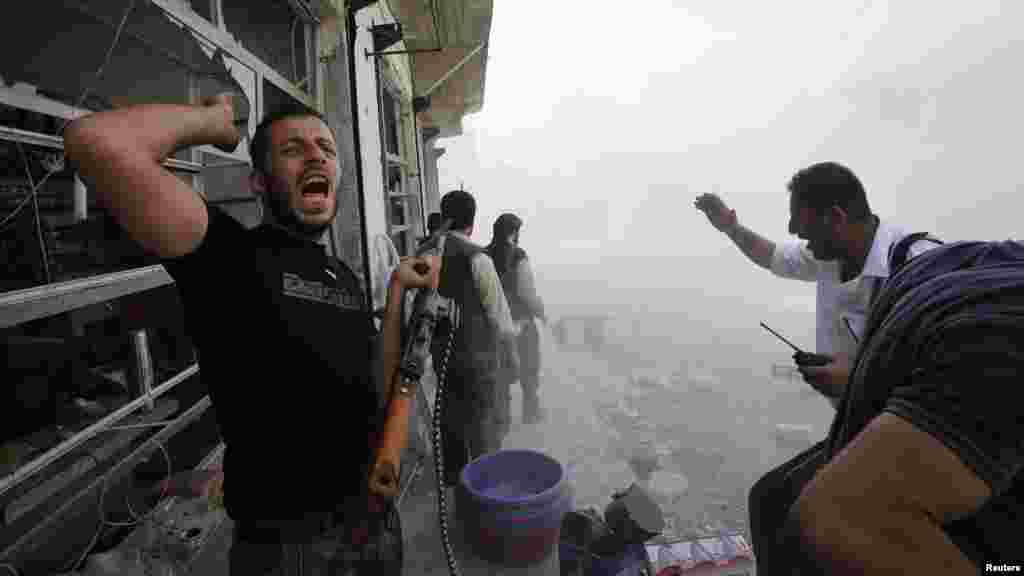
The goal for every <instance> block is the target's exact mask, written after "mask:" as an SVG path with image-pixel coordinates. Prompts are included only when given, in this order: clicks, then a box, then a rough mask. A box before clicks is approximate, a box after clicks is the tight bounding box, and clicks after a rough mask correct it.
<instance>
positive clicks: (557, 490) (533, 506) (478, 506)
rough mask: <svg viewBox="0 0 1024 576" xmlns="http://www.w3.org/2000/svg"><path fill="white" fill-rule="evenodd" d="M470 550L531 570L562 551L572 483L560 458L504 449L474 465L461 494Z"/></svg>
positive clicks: (459, 510) (464, 476) (467, 469)
mask: <svg viewBox="0 0 1024 576" xmlns="http://www.w3.org/2000/svg"><path fill="white" fill-rule="evenodd" d="M455 497H456V513H457V515H458V522H459V524H460V526H461V527H462V529H463V530H464V535H465V539H466V542H467V543H468V544H469V546H470V549H471V550H472V551H473V552H474V553H475V554H476V555H477V556H479V557H480V558H483V559H485V560H487V561H489V562H492V563H495V564H498V565H503V566H529V565H532V564H536V563H539V562H541V561H543V560H545V559H547V558H548V556H550V555H551V553H552V552H554V551H555V550H556V549H557V546H558V540H559V533H560V531H561V527H562V516H564V515H565V514H566V513H567V512H569V511H570V510H572V507H573V493H572V485H571V484H570V483H569V481H568V479H567V478H566V474H565V470H564V469H563V468H562V465H561V464H559V463H558V461H557V460H555V459H553V458H551V457H550V456H547V455H545V454H542V453H540V452H535V451H533V450H499V451H498V452H494V453H492V454H488V455H486V456H481V457H480V458H478V459H476V460H474V461H473V462H470V463H469V464H468V465H467V466H466V467H465V468H464V469H463V470H462V477H461V478H460V482H459V486H458V490H457V491H456V496H455Z"/></svg>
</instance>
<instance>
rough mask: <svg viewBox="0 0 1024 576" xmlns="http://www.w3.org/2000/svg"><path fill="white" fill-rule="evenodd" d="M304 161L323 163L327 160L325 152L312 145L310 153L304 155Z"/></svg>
mask: <svg viewBox="0 0 1024 576" xmlns="http://www.w3.org/2000/svg"><path fill="white" fill-rule="evenodd" d="M306 162H309V163H313V164H325V163H326V162H327V153H326V152H324V151H323V150H321V149H320V147H319V146H313V147H311V151H310V153H309V154H307V155H306Z"/></svg>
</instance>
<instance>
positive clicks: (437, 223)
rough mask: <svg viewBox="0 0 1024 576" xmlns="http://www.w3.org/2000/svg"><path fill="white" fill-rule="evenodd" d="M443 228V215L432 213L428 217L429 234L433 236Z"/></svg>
mask: <svg viewBox="0 0 1024 576" xmlns="http://www.w3.org/2000/svg"><path fill="white" fill-rule="evenodd" d="M440 227H441V213H440V212H431V213H430V216H427V234H433V233H434V232H435V231H437V229H438V228H440Z"/></svg>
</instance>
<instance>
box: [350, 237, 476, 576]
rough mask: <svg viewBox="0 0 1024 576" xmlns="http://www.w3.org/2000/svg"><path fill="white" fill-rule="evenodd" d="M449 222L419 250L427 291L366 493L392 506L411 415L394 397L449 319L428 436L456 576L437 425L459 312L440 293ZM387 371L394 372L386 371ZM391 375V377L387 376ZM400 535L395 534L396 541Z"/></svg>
mask: <svg viewBox="0 0 1024 576" xmlns="http://www.w3.org/2000/svg"><path fill="white" fill-rule="evenodd" d="M451 225H452V221H451V220H448V221H446V222H444V223H442V225H441V227H440V228H438V229H437V230H436V231H435V232H434V233H433V234H431V235H430V238H429V239H428V240H427V241H426V242H424V243H423V244H422V245H421V246H420V247H419V248H418V249H417V250H416V255H417V256H425V257H427V258H428V259H429V261H430V279H431V282H430V288H424V289H421V290H419V292H417V293H416V297H415V299H414V300H413V309H412V314H411V315H410V318H409V325H410V330H409V332H408V333H409V338H408V341H406V343H405V350H404V353H403V354H402V359H401V362H400V363H399V366H398V370H397V373H396V374H395V376H394V378H395V379H396V381H393V382H392V384H393V385H392V386H391V387H390V389H389V395H390V399H389V404H388V407H387V416H386V417H385V421H384V428H383V431H382V433H381V441H380V444H379V447H378V450H377V456H376V458H375V460H374V463H373V467H372V468H371V470H372V472H371V473H370V494H371V498H372V499H373V500H376V501H377V502H388V503H393V502H394V498H395V496H396V495H397V494H398V491H399V478H400V473H399V472H400V470H401V464H402V451H403V450H405V447H406V444H407V443H408V440H409V413H410V411H411V410H412V405H413V399H412V398H411V397H410V395H409V394H408V393H401V392H399V393H396V391H397V390H399V389H400V388H401V387H405V386H418V385H419V384H420V380H421V379H422V378H423V372H424V370H425V369H426V362H427V358H428V357H429V356H430V344H431V341H432V340H433V338H434V336H435V332H436V331H437V326H438V323H439V321H440V320H441V319H442V318H445V317H447V318H448V319H449V320H450V326H449V330H448V334H447V342H446V343H445V347H444V351H443V353H442V356H441V359H440V364H439V365H438V366H436V367H435V370H436V372H437V394H436V397H435V400H434V413H433V418H432V430H431V437H432V440H433V448H434V470H435V474H436V477H437V478H436V479H437V507H438V512H439V514H438V523H439V527H440V530H441V544H442V546H443V547H444V555H445V560H447V562H448V573H449V574H451V575H452V576H458V574H459V569H458V562H457V561H456V559H455V552H454V550H453V548H452V545H451V540H450V538H449V535H448V505H447V497H446V489H445V486H444V452H443V446H442V442H441V421H442V419H443V418H444V414H445V396H446V395H447V392H446V390H447V383H446V380H447V373H448V361H449V359H450V358H451V354H452V349H453V348H454V345H455V334H456V328H457V325H458V322H459V320H458V309H457V307H456V306H455V305H454V303H453V304H452V305H451V306H450V307H449V306H448V302H449V301H448V300H447V299H446V298H444V297H443V296H441V294H440V292H439V291H438V288H439V285H440V282H441V261H442V256H443V255H444V242H445V238H446V237H447V233H448V230H449V229H450V228H451ZM385 369H386V370H392V367H390V366H386V367H385ZM385 374H389V372H385ZM400 539H401V536H400V535H399V542H400Z"/></svg>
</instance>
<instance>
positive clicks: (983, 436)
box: [829, 242, 1024, 566]
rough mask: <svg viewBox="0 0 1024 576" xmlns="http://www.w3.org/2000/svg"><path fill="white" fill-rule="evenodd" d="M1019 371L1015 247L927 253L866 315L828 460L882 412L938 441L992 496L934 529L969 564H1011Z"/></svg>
mask: <svg viewBox="0 0 1024 576" xmlns="http://www.w3.org/2000/svg"><path fill="white" fill-rule="evenodd" d="M1022 375H1024V245H1022V244H1019V243H1015V242H1005V243H981V242H971V243H967V242H963V243H958V244H954V245H949V246H947V247H942V248H936V249H935V250H932V251H930V252H928V253H926V254H924V255H922V256H919V257H917V258H915V259H914V260H913V261H911V263H910V264H909V265H908V267H907V268H906V269H905V271H903V272H901V273H900V274H899V275H897V276H896V277H894V278H893V280H892V282H891V286H887V288H886V290H885V291H884V292H883V293H882V295H881V296H880V298H879V301H878V303H877V304H876V309H875V310H873V311H872V315H871V318H870V320H869V327H868V334H867V338H866V339H865V342H864V344H863V348H862V350H861V353H860V357H859V358H858V359H857V362H856V365H855V367H854V370H853V374H852V376H851V381H850V386H849V387H848V390H847V393H846V396H845V397H844V398H843V402H842V404H840V406H839V412H838V414H837V417H836V421H835V422H834V423H833V426H832V432H831V434H830V437H829V440H830V452H831V454H836V453H838V452H839V451H840V450H841V449H842V448H843V447H844V446H845V445H846V444H848V443H849V442H850V441H851V440H852V439H853V438H854V437H855V436H856V435H857V434H858V433H859V432H860V431H861V430H863V428H864V426H865V425H866V424H867V423H868V422H869V421H870V420H871V419H872V418H874V417H875V416H877V415H879V414H880V413H882V412H890V413H892V414H895V415H897V416H900V417H901V418H904V419H905V420H907V421H909V422H910V423H912V424H913V425H914V426H915V427H917V428H918V429H920V430H923V431H924V432H927V433H928V434H931V435H932V436H933V437H935V438H936V439H938V440H939V441H941V442H942V443H943V444H944V445H945V446H946V447H948V448H949V449H950V450H952V451H953V452H954V453H955V454H956V455H957V456H958V457H959V458H960V460H961V461H962V462H963V463H964V465H966V466H967V467H968V468H970V469H971V470H972V471H973V472H974V474H975V475H977V476H978V477H979V478H980V479H982V480H983V481H984V482H986V483H987V484H988V485H989V487H990V488H991V490H992V494H993V495H992V497H991V498H990V499H989V501H988V502H986V503H985V505H984V506H983V507H982V509H980V510H978V511H977V512H976V513H974V514H972V515H970V516H969V517H967V518H964V519H961V520H958V521H956V522H953V523H951V524H949V525H947V526H944V530H945V532H946V534H947V535H948V536H949V538H950V539H951V540H952V541H953V542H954V543H955V544H956V545H957V546H958V547H959V548H960V549H961V551H962V552H963V553H964V554H965V555H966V556H968V557H969V558H970V559H971V560H972V561H974V562H975V563H977V564H979V566H980V565H983V564H984V563H986V562H988V563H993V564H998V563H1015V564H1016V563H1020V562H1021V561H1022V560H1024V549H1022V548H1021V546H1020V544H1019V542H1018V541H1017V540H1018V534H1019V533H1020V532H1021V531H1022V529H1024V502H1022V500H1021V497H1022V496H1024V476H1022V469H1024V402H1022V401H1021V399H1020V396H1021V392H1022V390H1024V385H1022V384H1024V380H1022ZM895 465H898V464H894V466H895ZM937 480H938V481H941V479H937Z"/></svg>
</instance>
